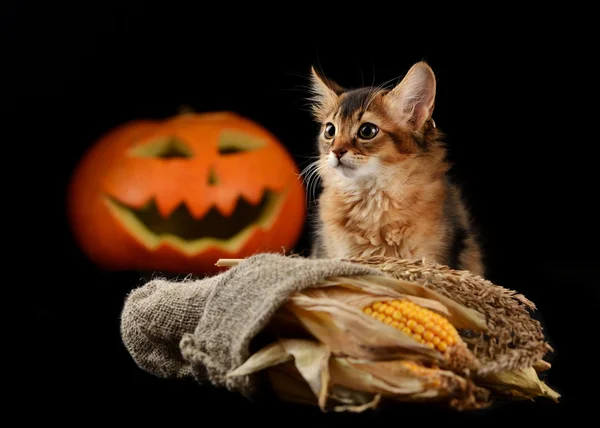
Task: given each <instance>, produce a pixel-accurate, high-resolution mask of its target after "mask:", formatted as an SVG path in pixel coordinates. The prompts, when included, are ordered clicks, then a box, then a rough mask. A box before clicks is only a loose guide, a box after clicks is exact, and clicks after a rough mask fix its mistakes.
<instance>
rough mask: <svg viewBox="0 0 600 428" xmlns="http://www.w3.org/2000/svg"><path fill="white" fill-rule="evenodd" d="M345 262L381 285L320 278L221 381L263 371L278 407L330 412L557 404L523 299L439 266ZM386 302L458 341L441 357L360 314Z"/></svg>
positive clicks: (536, 327) (362, 279) (537, 331)
mask: <svg viewBox="0 0 600 428" xmlns="http://www.w3.org/2000/svg"><path fill="white" fill-rule="evenodd" d="M351 261H352V262H356V263H360V262H363V263H365V264H369V265H371V266H376V267H377V268H379V269H381V270H382V271H384V272H386V273H388V274H389V277H376V276H352V277H336V278H329V279H328V280H327V281H325V282H322V283H319V284H315V286H314V287H313V288H310V289H307V290H304V291H302V292H297V293H295V294H294V295H292V296H291V298H290V299H289V301H288V302H287V303H286V304H285V305H283V306H282V307H281V308H280V309H279V310H278V311H277V313H276V314H275V316H274V317H273V319H272V322H271V324H270V325H269V327H268V329H267V330H268V331H269V332H270V333H271V334H273V335H274V337H275V340H274V342H273V343H272V344H271V345H269V346H267V347H265V348H264V349H262V350H260V351H258V352H257V353H255V354H254V355H253V356H252V357H251V358H249V359H248V360H247V361H246V362H245V363H244V364H243V365H241V366H240V367H238V368H237V369H235V370H234V371H232V372H230V373H229V375H228V376H240V375H246V374H249V373H256V372H261V371H264V372H266V373H267V375H268V377H269V379H270V381H271V385H272V387H273V390H274V391H275V392H276V393H277V394H278V395H279V396H280V397H281V398H282V399H285V400H289V401H295V402H299V403H304V404H313V405H318V406H319V407H320V408H321V409H322V410H329V409H331V410H334V411H364V410H366V409H368V408H372V407H375V406H378V405H379V404H380V402H382V401H385V402H393V401H404V402H431V403H445V404H448V405H450V406H452V407H454V408H456V409H461V410H464V409H476V408H481V407H486V406H488V405H490V404H491V403H492V402H493V398H494V397H495V396H496V395H502V396H504V397H509V398H530V399H533V398H536V397H546V398H550V399H552V400H555V401H557V400H558V399H559V397H560V395H559V394H558V393H557V392H555V391H554V390H552V389H551V388H550V387H548V386H547V385H546V384H545V383H544V382H543V381H541V380H540V379H539V377H538V372H541V371H545V370H548V369H549V368H550V365H549V364H548V363H547V362H545V361H544V360H543V359H542V358H543V357H544V355H545V354H546V353H547V352H548V351H549V350H551V348H550V347H549V345H548V344H547V343H546V342H545V340H544V335H543V332H542V329H541V326H540V324H539V322H537V321H535V320H533V319H532V318H531V316H530V314H529V311H530V310H533V309H535V306H534V305H533V303H531V302H530V301H528V300H527V299H525V298H524V297H523V296H521V295H519V294H517V293H515V292H513V291H510V290H506V289H504V288H502V287H499V286H496V285H494V284H492V283H491V282H489V281H486V280H484V279H482V278H480V277H476V276H474V275H472V274H470V273H468V272H461V271H453V270H451V269H449V268H446V267H444V266H439V265H426V264H424V263H420V262H407V261H402V260H395V259H378V258H377V259H375V258H372V259H368V260H351ZM227 263H229V264H235V263H236V261H235V260H230V261H228V262H227ZM394 299H408V300H411V301H413V302H414V303H416V304H418V305H420V306H422V307H424V308H427V309H429V310H431V311H434V312H437V313H438V314H440V315H443V316H445V317H446V318H447V319H448V320H449V321H450V322H451V323H452V325H454V326H455V327H456V328H457V329H459V333H460V335H461V340H460V341H459V342H458V343H456V344H455V345H453V346H452V347H451V348H450V349H449V350H448V351H447V352H445V353H441V352H439V351H438V350H435V349H431V348H429V347H427V346H425V345H423V344H421V343H418V342H416V341H415V340H414V339H413V338H412V337H411V336H409V335H407V334H405V333H403V332H402V331H400V330H398V329H396V328H393V327H391V326H390V325H387V324H384V323H382V322H380V321H378V320H376V319H374V318H372V317H370V316H368V315H366V314H365V313H363V311H362V308H364V307H366V306H368V305H370V304H372V303H374V302H378V301H379V302H385V301H388V300H394Z"/></svg>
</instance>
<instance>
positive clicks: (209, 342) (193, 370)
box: [121, 254, 383, 398]
mask: <svg viewBox="0 0 600 428" xmlns="http://www.w3.org/2000/svg"><path fill="white" fill-rule="evenodd" d="M344 275H383V273H382V272H381V271H380V270H376V269H374V268H370V267H367V266H363V265H359V264H355V263H350V262H342V261H333V260H315V259H306V258H301V257H285V256H283V255H277V254H259V255H255V256H253V257H250V258H247V259H245V260H244V261H242V262H241V263H240V264H239V265H238V266H236V267H234V268H231V269H229V270H228V271H226V272H223V273H221V274H218V275H215V276H212V277H208V278H205V279H201V280H188V281H178V282H173V281H167V280H163V279H155V280H152V281H150V282H148V283H147V284H145V285H144V286H142V287H140V288H138V289H135V290H134V291H133V292H132V293H130V294H129V296H128V297H127V299H126V301H125V305H124V307H123V311H122V317H121V335H122V339H123V343H124V344H125V347H126V348H127V350H128V351H129V353H130V354H131V356H132V357H133V359H134V360H135V362H136V363H137V364H138V366H139V367H140V368H141V369H143V370H145V371H147V372H149V373H151V374H153V375H155V376H159V377H163V378H172V377H179V378H181V377H191V376H193V378H194V379H195V380H196V381H198V382H199V383H203V384H206V383H207V382H208V383H210V384H212V385H214V386H219V387H223V386H224V387H226V388H227V389H229V390H230V391H236V392H239V393H241V394H243V395H244V396H246V397H248V398H252V397H255V396H256V394H257V393H258V392H259V391H258V389H259V388H258V385H259V384H260V382H259V380H258V379H256V378H255V377H254V376H240V377H231V378H225V375H226V374H227V373H228V372H229V371H231V370H232V369H234V368H236V367H238V366H239V365H241V364H242V363H243V362H244V361H246V359H247V358H248V357H249V356H250V354H251V353H250V343H251V341H252V340H253V339H254V338H255V337H256V336H257V334H258V333H259V332H261V330H262V329H263V328H265V326H266V325H267V324H268V322H269V320H270V318H271V317H272V315H273V314H274V312H275V311H276V310H277V309H278V308H279V307H280V306H281V305H282V304H283V303H284V302H285V301H286V299H287V298H288V297H289V296H290V295H291V294H292V293H294V292H296V291H300V290H303V289H305V288H307V287H310V286H314V285H316V284H318V283H319V282H321V281H322V280H324V279H326V278H328V277H333V276H344Z"/></svg>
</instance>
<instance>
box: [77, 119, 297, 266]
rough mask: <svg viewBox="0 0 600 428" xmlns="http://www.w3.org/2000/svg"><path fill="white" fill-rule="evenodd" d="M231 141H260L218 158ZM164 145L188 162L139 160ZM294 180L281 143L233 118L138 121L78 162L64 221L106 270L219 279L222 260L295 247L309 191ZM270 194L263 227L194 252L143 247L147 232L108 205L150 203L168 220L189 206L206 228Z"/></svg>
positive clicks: (167, 242) (156, 242) (166, 244)
mask: <svg viewBox="0 0 600 428" xmlns="http://www.w3.org/2000/svg"><path fill="white" fill-rule="evenodd" d="M225 133H230V134H232V133H233V134H235V135H238V136H240V135H241V136H245V137H244V138H246V137H247V138H249V139H251V140H253V141H256V142H260V144H259V145H260V147H258V146H257V147H256V148H253V149H251V150H248V151H243V152H240V153H235V154H228V155H225V154H221V153H220V152H219V147H220V146H219V145H220V144H221V143H220V142H222V141H223V135H225ZM164 138H171V139H173V138H174V139H176V140H177V141H179V142H181V143H182V144H184V145H185V147H186V149H187V150H188V151H189V152H190V156H191V157H189V158H169V159H164V158H160V157H151V156H146V155H145V156H138V155H136V153H139V152H140V148H144V147H149V145H151V144H152V142H153V141H159V140H160V139H164ZM298 173H299V171H298V168H297V166H296V165H295V163H294V161H293V159H292V157H291V156H290V154H289V153H288V152H287V151H286V149H285V148H284V147H283V145H282V144H281V143H280V142H279V141H278V140H277V139H276V137H274V136H273V135H272V134H271V133H270V132H269V131H268V130H266V129H265V128H264V127H262V126H261V125H259V124H257V123H255V122H253V121H251V120H249V119H246V118H243V117H241V116H239V115H237V114H234V113H229V112H223V113H204V114H194V113H188V114H183V115H180V116H175V117H172V118H169V119H166V120H164V121H150V120H142V121H133V122H129V123H126V124H124V125H121V126H119V127H117V128H115V129H113V130H112V131H110V132H108V133H107V134H106V135H104V136H103V137H102V138H100V139H99V140H98V141H97V142H96V144H94V146H92V147H91V148H90V150H88V152H87V153H86V154H85V155H84V157H83V158H82V159H81V161H80V162H79V165H78V166H77V168H76V169H75V171H74V172H73V175H72V178H71V182H70V186H69V190H68V199H67V200H68V209H67V211H68V217H69V221H70V224H71V228H72V231H73V234H74V236H75V238H76V240H77V242H78V244H79V246H80V248H81V249H82V251H83V252H84V253H85V254H86V255H87V256H88V257H89V258H90V259H91V260H92V261H93V262H94V263H96V264H97V265H99V266H100V267H102V268H104V269H108V270H130V269H137V270H152V271H164V272H176V273H196V274H207V273H214V272H217V271H219V268H217V267H215V263H216V261H217V260H218V259H219V258H243V257H248V256H250V255H252V254H256V253H259V252H281V251H282V250H283V249H285V250H288V251H289V250H291V249H293V247H294V246H295V245H296V243H297V241H298V239H299V237H300V234H301V233H302V229H303V226H304V222H305V218H306V204H305V201H306V193H305V189H304V187H303V186H302V183H301V181H300V180H299V178H298ZM211 177H216V178H215V179H214V180H212V179H211ZM266 191H269V192H272V194H274V195H278V196H277V201H278V202H277V203H274V205H273V206H275V208H273V209H272V210H271V211H270V212H271V214H270V215H269V216H268V217H267V216H266V215H265V218H267V219H268V221H266V223H263V224H262V225H256V224H255V225H248V227H247V229H246V233H245V235H244V236H243V237H242V238H243V239H242V238H240V236H239V235H238V237H237V240H236V241H230V242H228V243H227V244H223V240H221V241H219V242H210V243H204V244H203V245H202V246H201V248H197V249H195V248H187V247H186V248H184V247H185V245H183V246H182V245H181V242H180V241H178V240H172V239H160V238H158V235H156V236H154V237H153V238H152V239H144V236H146V235H145V234H140V233H139V229H136V228H134V227H130V226H131V224H133V223H135V222H133V223H131V224H130V223H126V222H124V221H123V218H122V216H121V215H116V211H115V210H114V209H111V207H114V204H111V203H110V201H115V202H118V204H120V205H121V206H125V207H127V209H132V210H139V209H142V208H143V207H144V206H145V205H146V204H147V203H148V202H149V201H154V203H155V205H156V208H157V210H158V212H159V213H160V215H161V216H162V217H164V218H167V217H168V216H169V215H170V214H171V213H173V211H174V210H176V209H177V208H178V207H180V205H181V204H185V206H186V208H187V210H188V211H189V213H190V214H191V215H192V217H193V218H194V219H197V220H198V221H200V220H201V219H202V218H203V217H204V216H205V215H206V214H207V213H208V212H209V211H211V210H213V211H214V210H215V209H216V210H218V212H219V213H220V214H221V215H222V216H223V217H225V218H226V217H228V216H229V215H231V214H232V213H233V212H234V210H235V209H236V207H237V203H238V201H239V199H240V198H243V199H244V200H246V201H247V202H249V203H251V204H253V205H256V204H257V203H258V202H259V201H261V198H262V197H263V196H264V194H265V192H266ZM135 224H137V223H135ZM136 227H137V226H136ZM148 236H150V235H148ZM224 240H227V239H225V238H224ZM150 241H152V242H150ZM227 241H228V240H227ZM233 242H235V245H232V243H233ZM227 245H229V247H227Z"/></svg>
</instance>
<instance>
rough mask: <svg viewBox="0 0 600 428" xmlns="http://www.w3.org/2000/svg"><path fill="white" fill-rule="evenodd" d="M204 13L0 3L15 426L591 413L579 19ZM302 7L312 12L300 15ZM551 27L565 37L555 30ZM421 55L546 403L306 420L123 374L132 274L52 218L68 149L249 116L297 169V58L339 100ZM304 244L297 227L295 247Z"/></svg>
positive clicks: (588, 196)
mask: <svg viewBox="0 0 600 428" xmlns="http://www.w3.org/2000/svg"><path fill="white" fill-rule="evenodd" d="M17 4H18V6H17ZM203 7H204V6H202V5H198V10H194V11H193V10H187V9H178V8H176V7H175V6H169V7H166V6H163V7H162V8H153V7H150V6H147V5H142V4H138V3H130V4H126V3H121V4H120V5H119V6H114V7H113V6H110V5H108V4H107V3H102V5H101V6H97V7H92V6H89V7H88V6H86V7H85V8H83V7H82V6H79V7H78V8H75V9H73V8H67V7H59V6H55V5H46V6H34V5H26V4H24V3H17V2H10V3H8V4H6V3H5V4H3V6H2V25H1V27H2V31H3V37H2V42H3V43H5V44H6V46H5V47H6V49H3V52H4V53H5V55H8V57H5V58H7V60H6V61H5V67H3V70H2V73H3V75H4V79H3V81H4V85H3V96H2V97H0V106H1V108H2V112H3V115H4V119H5V121H6V122H5V123H6V124H7V125H8V126H9V128H11V127H14V130H15V131H16V132H15V134H14V136H13V139H11V140H8V139H7V140H6V141H5V145H6V146H10V147H8V148H9V149H12V150H14V151H15V154H11V156H8V155H7V156H6V157H5V158H4V159H5V160H6V159H8V160H9V162H8V167H9V168H7V171H8V170H9V169H10V168H12V167H13V166H18V163H17V162H27V163H25V164H24V165H26V167H24V168H23V169H22V172H21V173H20V175H19V176H18V178H16V179H15V178H14V176H11V178H10V179H9V183H15V184H16V183H18V184H17V185H16V186H12V185H11V186H7V187H9V189H8V190H7V191H8V192H9V193H8V194H7V195H5V197H10V198H11V201H13V203H14V204H17V206H20V207H24V206H28V207H31V208H30V209H28V210H23V211H21V212H20V214H19V215H18V220H20V221H22V222H23V224H25V225H26V229H25V230H26V232H27V233H26V239H23V235H20V237H21V239H20V240H19V241H17V243H16V244H15V245H14V247H13V252H16V253H18V254H20V255H21V256H20V257H19V261H20V262H21V263H24V264H25V266H24V267H21V268H18V269H17V268H16V266H15V267H14V270H18V271H19V272H23V274H22V275H21V277H20V282H19V284H23V286H24V290H25V291H26V292H27V293H28V298H29V300H31V298H33V299H34V303H35V304H36V305H35V306H34V308H33V314H31V313H29V312H28V313H27V314H25V313H24V311H25V309H24V308H20V307H19V306H18V305H15V307H13V308H11V309H12V310H16V311H17V314H18V316H20V317H21V318H24V317H27V318H28V319H31V320H33V322H34V330H32V331H33V332H34V336H35V341H34V342H35V345H34V346H33V347H34V349H35V350H36V351H35V352H33V351H27V352H25V356H24V358H26V359H28V358H32V360H33V361H32V362H31V363H29V361H28V362H27V364H23V365H22V366H23V367H26V368H27V369H25V370H20V371H19V373H23V372H25V373H34V374H35V379H34V380H32V381H27V380H25V379H23V380H22V381H21V382H20V384H19V387H20V388H22V390H23V391H24V392H23V394H21V395H19V396H22V397H23V398H27V400H28V402H29V403H31V404H33V405H34V406H33V408H35V409H36V410H35V411H34V412H32V414H31V415H30V417H31V418H37V417H39V418H41V419H43V420H46V421H49V420H54V419H55V418H56V420H64V419H70V418H71V417H76V416H77V417H84V420H86V421H87V420H91V421H95V420H104V419H106V420H111V421H115V420H121V419H128V420H137V421H138V422H140V421H141V420H142V419H148V420H150V421H157V420H159V419H160V420H170V421H171V423H174V422H175V421H177V420H181V419H187V420H188V421H192V422H194V423H195V424H196V425H198V426H205V425H207V423H208V422H207V421H206V420H204V419H203V418H205V417H208V416H214V417H215V418H216V421H214V422H210V423H211V424H213V425H215V426H219V425H220V424H223V423H225V424H227V423H229V422H232V421H234V420H238V421H241V422H248V421H251V422H258V423H261V424H263V423H267V424H269V425H271V424H272V425H276V424H277V425H279V423H280V422H281V419H279V418H280V417H283V415H286V417H291V418H292V419H291V421H293V422H298V423H304V424H306V425H309V426H338V425H339V426H348V425H351V426H359V425H360V426H366V425H367V424H373V423H376V424H380V426H384V425H389V424H391V423H392V422H394V421H395V422H394V423H401V422H402V421H404V422H407V421H413V420H414V421H421V422H423V421H424V422H425V423H432V424H433V423H440V422H445V423H448V422H450V423H471V422H472V423H477V424H486V425H487V424H490V423H492V422H498V423H503V424H511V425H513V424H515V423H517V422H519V421H524V422H525V423H527V425H532V424H539V426H544V424H547V423H549V422H552V421H557V422H567V421H575V420H579V418H583V417H584V416H587V415H590V414H592V413H591V412H592V410H593V409H594V405H595V399H594V395H593V394H595V389H596V388H597V385H598V374H597V362H596V359H595V358H593V357H592V355H593V352H592V351H591V346H592V345H594V344H595V343H596V342H597V339H596V337H597V334H598V328H597V326H598V321H597V308H598V303H599V298H598V297H599V295H598V287H599V284H598V280H597V272H596V267H597V266H598V262H597V258H596V256H597V242H598V239H597V238H598V227H597V224H598V223H597V221H598V220H597V217H598V214H597V213H598V210H597V208H592V206H593V202H595V199H596V198H597V196H596V195H597V189H596V190H594V187H595V186H594V183H596V182H597V178H595V177H594V175H595V171H594V168H593V165H594V162H595V160H594V147H593V146H594V145H595V144H597V143H596V140H597V135H596V134H597V131H596V130H595V128H594V126H593V124H594V121H593V119H588V118H587V117H588V116H589V113H590V108H589V107H587V105H588V104H585V103H586V102H589V101H590V99H593V95H592V92H593V89H594V87H593V79H592V78H591V77H590V76H593V75H594V74H595V73H596V72H597V67H595V66H591V65H589V64H588V63H589V62H591V59H592V58H591V57H592V56H593V55H594V54H593V50H592V47H591V43H590V40H591V39H590V37H589V36H591V30H590V31H589V32H590V34H586V31H587V30H586V28H588V27H586V25H585V23H584V21H585V17H586V16H587V14H586V13H585V12H583V11H578V12H570V11H561V12H560V13H556V14H552V13H551V11H548V10H546V11H544V12H543V13H542V12H539V11H538V12H536V14H533V15H532V16H524V15H523V13H522V11H520V12H519V13H514V14H513V13H511V12H504V13H501V12H498V11H495V12H494V16H495V17H497V18H498V24H491V23H490V22H489V21H488V19H490V16H489V15H487V14H485V15H484V14H482V15H480V16H478V15H477V14H476V12H473V13H474V15H473V16H474V18H472V19H471V20H470V21H469V22H468V23H463V22H458V21H446V25H445V26H444V27H441V26H439V25H437V24H433V23H432V22H430V20H429V18H428V17H427V16H424V15H422V14H419V15H414V16H413V15H409V14H408V13H407V14H406V15H408V16H405V15H402V13H401V12H403V11H392V10H390V9H387V8H386V9H385V10H380V9H375V11H374V12H373V15H372V18H370V19H368V16H369V15H368V14H359V13H356V14H354V15H352V16H349V17H348V18H346V19H344V18H341V17H338V16H337V15H335V13H326V12H325V11H322V10H321V9H313V8H311V7H309V6H308V5H306V8H303V7H301V6H299V5H295V6H290V9H289V10H287V11H280V13H281V15H280V16H279V18H270V17H269V16H268V14H267V12H268V13H271V12H277V10H274V9H270V10H268V11H265V12H264V13H259V11H258V10H255V9H253V10H252V11H242V10H241V9H237V8H235V7H234V6H231V5H229V6H228V8H230V9H233V10H234V11H235V13H233V11H232V10H230V13H229V14H225V13H224V12H223V11H208V9H206V10H205V9H203ZM304 10H305V11H309V12H310V13H309V14H308V15H307V16H306V17H302V18H300V16H301V15H303V14H302V13H301V12H302V11H304ZM251 12H252V13H251ZM382 12H383V13H382ZM455 12H456V13H457V14H458V13H459V12H458V11H455ZM381 13H382V14H383V15H384V16H385V19H383V18H382V17H381V15H380V14H381ZM470 13H471V12H470ZM251 16H252V17H251ZM400 16H403V18H402V19H401V18H400ZM417 16H418V17H419V19H420V20H423V23H422V24H419V25H418V26H416V27H413V28H408V27H406V24H405V22H406V21H416V22H417V23H418V22H420V21H419V19H415V18H416V17H417ZM292 17H294V18H297V19H295V20H294V22H291V21H290V19H291V18H292ZM393 17H397V19H398V22H396V21H395V20H394V19H393ZM566 22H568V23H570V25H572V27H570V28H571V29H570V30H569V32H567V31H564V30H562V28H563V27H564V25H566V24H565V23H566ZM346 23H347V24H346ZM589 28H591V27H589ZM421 59H425V60H427V61H428V62H429V63H430V65H431V66H432V67H433V69H434V71H435V72H436V74H437V77H438V92H437V94H438V95H437V103H436V110H435V113H434V118H435V121H436V123H437V125H438V127H439V128H441V129H442V130H443V131H445V132H446V133H447V135H448V138H447V141H448V143H449V146H450V158H451V159H452V160H453V161H454V162H455V169H454V175H455V176H456V177H457V178H458V179H459V180H461V182H462V183H464V188H465V195H466V197H467V199H468V201H469V204H470V206H471V207H472V211H473V214H474V217H475V220H476V222H477V225H478V226H479V227H480V229H481V231H482V236H483V246H484V250H485V252H486V254H487V256H488V264H489V274H488V277H489V278H490V279H491V280H492V281H494V282H496V283H498V284H500V285H503V286H505V287H508V288H512V289H516V290H518V291H520V292H521V293H524V294H525V295H526V296H527V297H528V298H529V299H531V300H533V301H534V302H535V303H536V304H537V306H538V309H539V312H538V315H539V316H541V318H542V320H543V322H544V325H545V327H546V329H547V333H548V336H549V339H550V341H551V343H552V345H553V346H554V347H555V349H556V353H555V354H554V355H553V356H552V362H553V368H552V370H551V372H550V374H549V378H548V383H549V384H550V385H551V386H553V387H554V388H555V389H557V390H558V391H559V392H561V393H563V395H564V397H563V399H562V400H561V403H560V404H553V403H551V402H549V401H546V400H538V401H536V402H534V403H519V404H508V405H498V406H495V407H494V408H493V409H491V410H486V411H483V412H476V413H471V414H457V413H453V412H447V411H437V410H432V409H422V408H414V407H410V406H408V407H404V408H400V409H394V410H386V411H377V412H375V413H368V414H362V415H352V414H350V415H336V414H330V415H322V414H320V413H319V412H318V411H316V410H313V409H305V408H299V407H296V406H289V405H277V406H272V405H259V404H252V403H248V402H246V401H245V400H244V399H242V398H240V397H238V396H235V395H233V394H228V393H225V392H222V391H216V390H213V389H211V388H208V389H202V388H200V387H198V386H197V385H196V384H193V383H192V382H183V381H166V380H162V379H157V378H154V377H152V376H150V375H148V374H146V373H145V372H143V371H141V370H140V369H138V368H137V367H136V365H135V364H134V362H133V361H132V360H131V358H130V357H129V355H128V353H127V351H126V350H125V348H124V347H123V346H122V344H121V341H120V337H119V330H118V328H119V313H120V310H121V308H122V304H123V301H124V299H125V296H126V294H127V293H128V292H129V291H130V290H131V289H132V288H134V287H136V286H139V285H141V284H142V283H143V277H142V276H141V274H140V273H138V272H104V271H102V270H100V269H98V268H96V267H95V266H94V265H92V264H91V263H90V262H89V261H88V260H87V259H86V258H85V257H84V256H83V255H82V254H81V253H80V252H79V250H78V248H77V247H76V245H75V243H74V241H73V239H72V236H71V234H70V231H69V227H68V223H67V221H66V218H65V215H64V204H65V200H64V196H65V193H64V191H65V186H66V184H67V182H68V179H69V175H70V174H71V172H72V170H73V168H74V167H75V165H76V163H77V161H78V159H79V158H80V157H81V155H82V154H83V152H84V151H85V150H86V149H87V148H88V147H89V146H90V145H91V144H92V143H93V142H94V140H95V139H97V138H98V137H99V136H100V135H102V133H104V132H106V131H108V130H109V129H111V128H112V127H114V126H116V125H118V124H120V123H122V122H124V121H127V120H130V119H134V118H162V117H167V116H169V115H172V114H174V113H175V112H176V111H177V109H178V107H179V106H181V105H183V104H187V105H189V106H191V107H193V108H194V109H195V110H197V111H215V110H232V111H237V112H238V113H240V114H243V115H245V116H247V117H249V118H251V119H254V120H256V121H258V122H260V123H262V124H263V125H265V126H266V127H267V128H269V129H270V130H271V131H272V132H273V133H275V135H277V136H278V137H279V138H280V139H281V140H282V141H283V142H284V143H285V144H286V146H287V147H288V148H289V150H290V152H291V153H292V154H293V155H294V156H295V158H296V160H297V162H298V164H299V165H301V166H304V165H306V164H307V162H308V159H307V157H308V156H311V155H313V154H314V144H313V138H314V137H313V136H314V132H315V126H314V124H313V123H312V121H311V118H310V116H309V114H308V111H307V109H306V105H305V97H306V92H304V90H303V86H304V85H306V82H307V81H306V74H307V72H308V70H309V67H310V65H311V64H312V63H314V62H317V61H318V62H319V63H320V65H321V67H322V69H323V70H324V71H325V72H326V73H327V74H328V76H329V77H331V78H333V79H335V80H337V81H338V83H340V84H341V85H342V86H349V87H350V86H356V85H359V84H360V83H361V81H363V80H364V82H369V83H370V82H372V81H374V82H375V83H376V84H379V83H382V82H385V81H387V80H388V79H392V78H394V77H397V76H400V75H402V74H403V73H405V72H406V71H407V70H408V68H409V67H410V66H411V65H412V64H413V63H414V62H416V61H419V60H421ZM373 72H375V75H373ZM11 174H14V172H13V173H11ZM11 188H12V189H13V190H10V189H11ZM32 193H34V194H35V196H32ZM15 230H16V228H11V230H9V232H10V233H13V232H15ZM40 238H43V240H40ZM309 247H310V239H309V234H308V231H305V233H304V235H303V237H302V240H301V241H300V243H299V244H298V248H297V249H296V250H297V251H298V252H302V251H305V250H307V249H308V248H309ZM9 269H13V267H12V266H9ZM28 311H31V309H30V306H28ZM27 349H30V348H27ZM41 350H44V352H43V355H44V357H43V358H42V359H40V353H39V351H41ZM117 418H118V419H117ZM395 418H396V419H395ZM80 420H81V419H80Z"/></svg>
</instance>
